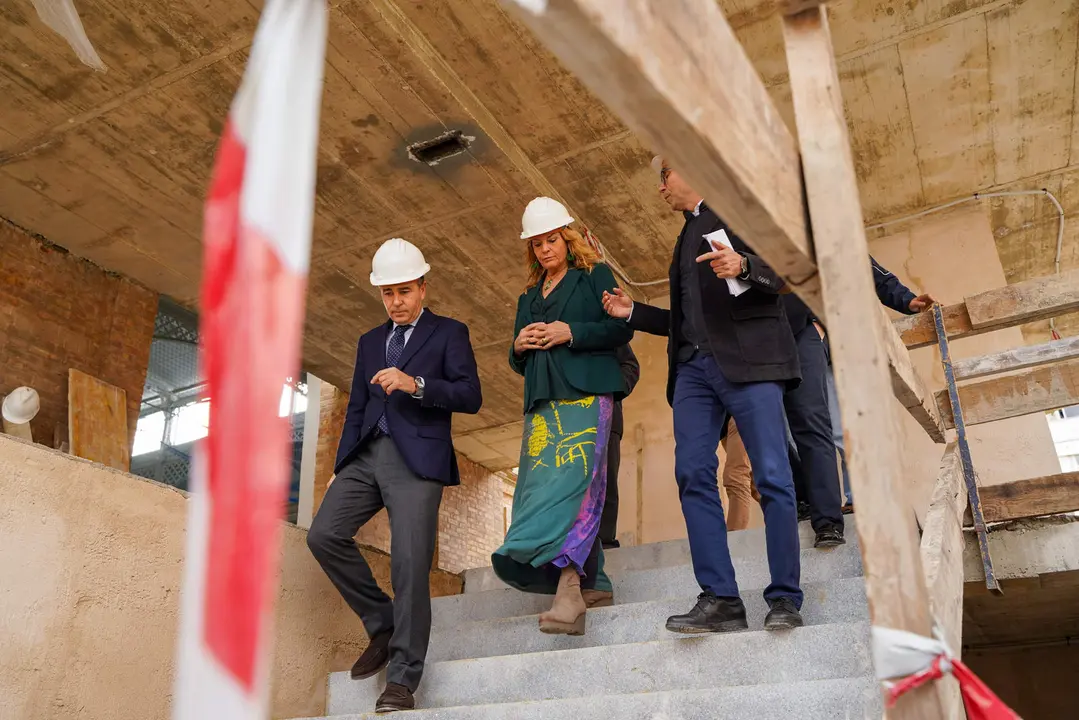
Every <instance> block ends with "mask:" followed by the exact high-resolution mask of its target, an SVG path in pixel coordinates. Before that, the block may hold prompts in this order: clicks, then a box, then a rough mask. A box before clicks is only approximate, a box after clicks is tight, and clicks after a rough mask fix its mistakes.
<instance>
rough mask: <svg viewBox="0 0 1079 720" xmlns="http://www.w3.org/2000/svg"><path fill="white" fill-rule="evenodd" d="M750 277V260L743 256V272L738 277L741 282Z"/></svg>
mask: <svg viewBox="0 0 1079 720" xmlns="http://www.w3.org/2000/svg"><path fill="white" fill-rule="evenodd" d="M739 254H741V253H739ZM748 277H749V258H747V257H746V256H745V255H742V272H741V273H740V274H739V275H738V279H739V280H745V279H747V278H748Z"/></svg>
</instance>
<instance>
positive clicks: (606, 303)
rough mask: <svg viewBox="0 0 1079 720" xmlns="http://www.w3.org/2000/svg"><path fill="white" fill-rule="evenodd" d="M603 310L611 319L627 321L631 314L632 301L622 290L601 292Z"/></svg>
mask: <svg viewBox="0 0 1079 720" xmlns="http://www.w3.org/2000/svg"><path fill="white" fill-rule="evenodd" d="M603 309H604V310H606V311H607V314H608V315H610V316H611V317H616V318H621V319H623V320H628V319H629V316H630V314H631V313H632V312H633V300H631V299H630V297H629V295H626V293H625V292H624V291H623V290H622V288H615V289H614V291H613V292H607V291H606V290H604V291H603Z"/></svg>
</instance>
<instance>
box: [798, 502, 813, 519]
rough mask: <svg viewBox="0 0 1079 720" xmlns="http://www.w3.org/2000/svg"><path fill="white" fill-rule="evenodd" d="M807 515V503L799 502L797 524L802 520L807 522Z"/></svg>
mask: <svg viewBox="0 0 1079 720" xmlns="http://www.w3.org/2000/svg"><path fill="white" fill-rule="evenodd" d="M809 514H810V510H809V503H807V502H799V503H798V522H802V521H803V520H808V519H809Z"/></svg>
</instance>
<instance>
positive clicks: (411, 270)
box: [371, 238, 431, 287]
mask: <svg viewBox="0 0 1079 720" xmlns="http://www.w3.org/2000/svg"><path fill="white" fill-rule="evenodd" d="M429 272H431V266H430V265H428V264H427V261H426V260H424V259H423V253H422V252H420V249H419V248H418V247H416V246H415V245H413V244H412V243H410V242H409V241H408V240H402V239H401V238H390V239H389V240H387V241H386V242H384V243H382V245H381V247H379V249H378V250H376V251H375V256H374V257H373V258H372V259H371V284H372V285H374V286H375V287H382V286H385V285H397V284H398V283H404V282H408V281H410V280H419V279H420V278H421V277H423V276H424V275H426V274H427V273H429Z"/></svg>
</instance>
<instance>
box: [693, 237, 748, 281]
mask: <svg viewBox="0 0 1079 720" xmlns="http://www.w3.org/2000/svg"><path fill="white" fill-rule="evenodd" d="M697 262H699V263H701V262H707V263H708V264H709V265H711V266H712V272H714V273H715V274H716V277H718V278H722V279H729V278H736V277H738V276H739V275H741V274H742V256H741V255H739V254H738V253H736V252H735V251H734V250H732V249H731V248H729V247H727V246H726V245H717V246H716V247H715V248H714V249H713V250H712V252H706V253H705V254H704V255H701V256H699V257H698V258H697Z"/></svg>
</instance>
